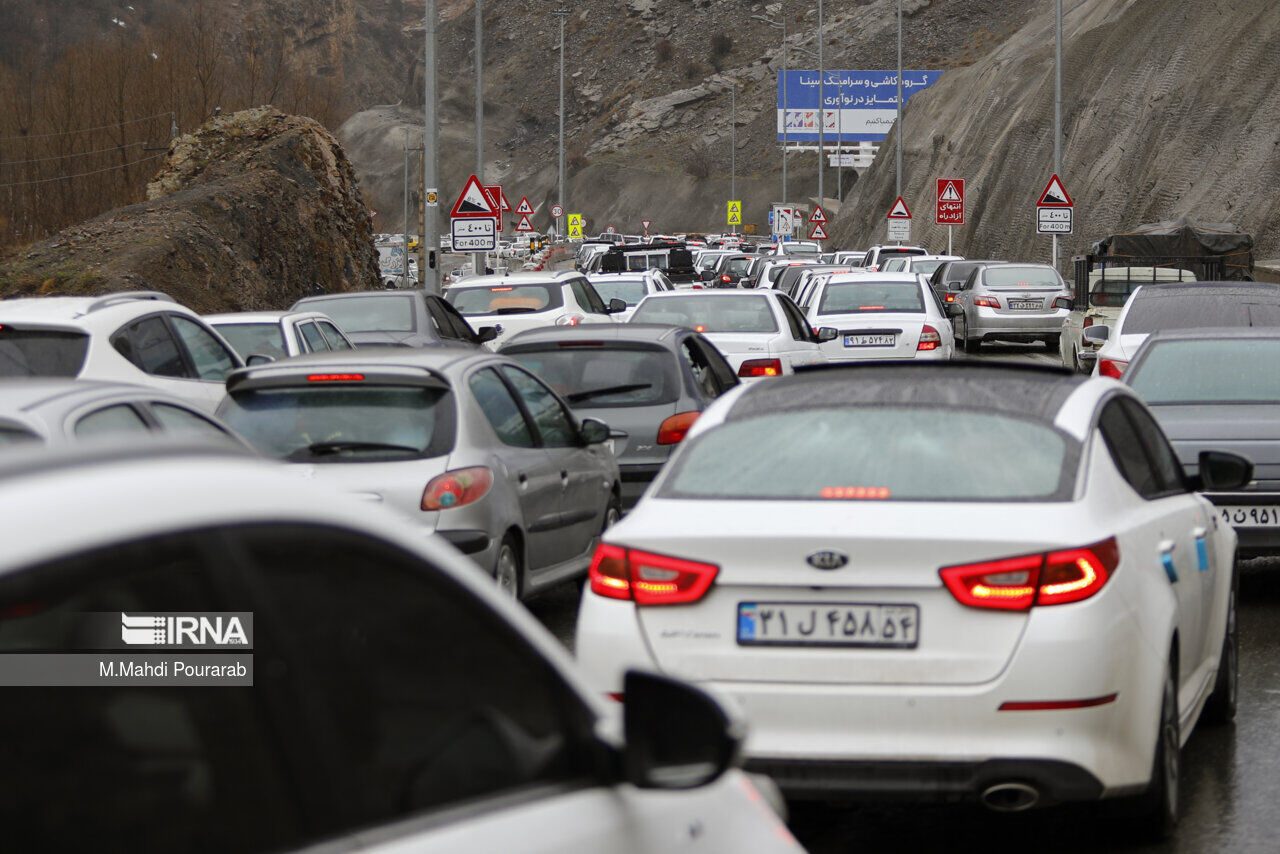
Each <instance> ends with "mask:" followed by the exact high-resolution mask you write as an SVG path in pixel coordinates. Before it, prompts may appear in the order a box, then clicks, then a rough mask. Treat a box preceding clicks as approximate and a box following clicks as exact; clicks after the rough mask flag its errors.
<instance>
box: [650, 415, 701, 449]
mask: <svg viewBox="0 0 1280 854" xmlns="http://www.w3.org/2000/svg"><path fill="white" fill-rule="evenodd" d="M701 414H702V413H701V412H679V413H676V414H675V415H672V416H671V417H670V418H667V419H665V420H664V421H663V422H662V424H660V425H659V426H658V444H659V445H678V444H680V443H681V442H683V441H684V437H685V436H686V435H687V434H688V432H689V428H691V427H692V426H693V422H695V421H697V420H698V416H699V415H701Z"/></svg>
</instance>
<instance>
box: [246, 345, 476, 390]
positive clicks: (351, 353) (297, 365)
mask: <svg viewBox="0 0 1280 854" xmlns="http://www.w3.org/2000/svg"><path fill="white" fill-rule="evenodd" d="M493 355H494V354H493V353H491V352H489V351H488V350H476V349H473V348H469V347H378V346H370V347H360V348H358V349H355V350H330V351H325V352H323V353H307V354H305V355H302V356H293V357H291V358H288V359H281V360H280V361H278V362H269V363H267V364H265V365H254V366H253V367H249V368H240V369H239V370H237V371H235V372H233V373H232V374H231V376H232V377H261V376H267V375H270V376H286V375H289V374H293V373H295V372H296V373H308V372H310V371H314V370H317V369H320V368H330V369H337V368H347V369H355V368H359V367H362V366H363V367H368V368H374V367H387V368H400V367H407V368H421V369H425V370H429V371H436V372H442V371H446V370H450V369H453V368H456V367H458V366H460V365H462V364H464V363H467V362H483V361H485V360H486V359H492V358H493ZM230 386H231V379H230V378H229V379H228V388H230Z"/></svg>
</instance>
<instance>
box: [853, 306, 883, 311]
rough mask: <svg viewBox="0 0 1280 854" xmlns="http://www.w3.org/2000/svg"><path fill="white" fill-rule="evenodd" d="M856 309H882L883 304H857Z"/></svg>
mask: <svg viewBox="0 0 1280 854" xmlns="http://www.w3.org/2000/svg"><path fill="white" fill-rule="evenodd" d="M858 311H884V306H882V305H860V306H858Z"/></svg>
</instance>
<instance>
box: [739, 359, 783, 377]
mask: <svg viewBox="0 0 1280 854" xmlns="http://www.w3.org/2000/svg"><path fill="white" fill-rule="evenodd" d="M781 374H782V360H781V359H747V360H746V361H745V362H743V363H742V366H741V367H739V368H738V376H740V377H776V376H781Z"/></svg>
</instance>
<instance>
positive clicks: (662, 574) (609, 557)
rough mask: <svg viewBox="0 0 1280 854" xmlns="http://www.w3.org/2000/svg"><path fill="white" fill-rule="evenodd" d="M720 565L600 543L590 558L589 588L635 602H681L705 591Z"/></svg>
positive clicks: (615, 597) (687, 601) (690, 599)
mask: <svg viewBox="0 0 1280 854" xmlns="http://www.w3.org/2000/svg"><path fill="white" fill-rule="evenodd" d="M719 572H720V567H718V566H716V565H715V564H711V563H701V562H698V561H692V560H685V559H683V558H677V557H671V556H669V555H659V554H653V553H651V552H642V551H637V550H635V549H624V548H622V547H621V546H614V545H610V544H609V543H601V544H600V545H598V546H597V547H596V553H595V555H594V556H593V557H592V559H591V569H590V570H588V576H589V577H590V579H591V592H592V593H595V594H597V595H599V596H604V597H606V598H609V599H632V600H634V601H635V603H636V604H637V605H681V604H687V603H689V602H696V601H698V600H699V599H701V598H702V597H703V596H704V595H706V592H707V590H709V589H710V588H711V584H712V583H713V582H714V581H715V579H716V575H717V574H718V573H719Z"/></svg>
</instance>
